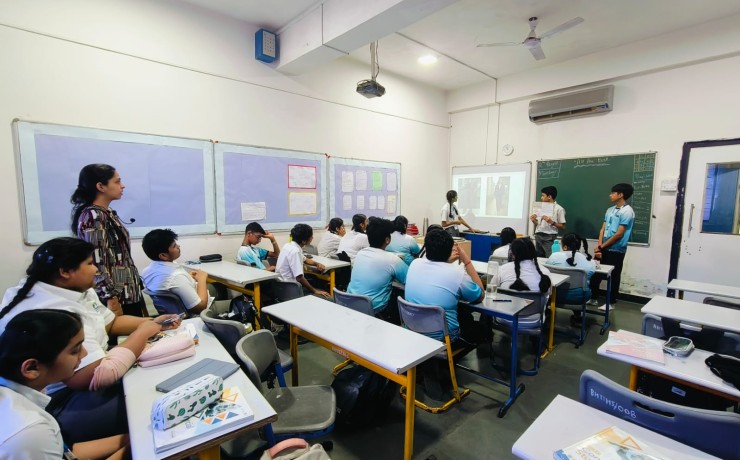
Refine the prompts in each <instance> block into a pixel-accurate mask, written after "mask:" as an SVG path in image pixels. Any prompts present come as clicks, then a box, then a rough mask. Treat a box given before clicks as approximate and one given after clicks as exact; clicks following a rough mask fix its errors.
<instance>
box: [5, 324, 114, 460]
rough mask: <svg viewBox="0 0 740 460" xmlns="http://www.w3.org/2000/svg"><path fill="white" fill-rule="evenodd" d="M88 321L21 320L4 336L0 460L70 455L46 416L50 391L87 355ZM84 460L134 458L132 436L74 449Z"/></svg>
mask: <svg viewBox="0 0 740 460" xmlns="http://www.w3.org/2000/svg"><path fill="white" fill-rule="evenodd" d="M84 338H85V334H84V330H83V327H82V320H81V319H80V316H79V315H77V314H76V313H71V312H68V311H64V310H34V311H27V312H23V313H21V314H19V315H17V316H16V317H15V318H13V319H12V320H11V321H10V322H8V324H7V326H6V327H5V331H4V332H3V334H2V335H0V408H2V409H1V410H2V414H3V423H2V427H0V458H7V459H10V458H24V459H26V458H27V459H34V460H37V459H54V460H58V459H61V458H67V457H65V454H67V453H68V452H69V451H68V449H67V448H66V446H65V444H64V441H63V439H62V431H61V430H60V428H59V424H58V423H57V421H56V420H54V417H52V416H51V414H49V413H48V412H46V411H45V410H44V408H45V407H46V405H47V404H49V401H50V400H51V398H49V396H47V395H46V394H44V393H43V390H44V388H45V387H47V386H49V385H51V384H54V383H58V382H60V381H62V380H67V379H69V378H71V377H72V376H73V375H74V373H75V368H76V367H77V366H78V365H79V364H80V361H81V360H82V359H83V358H84V357H85V356H86V355H87V351H86V350H85V347H84V346H83V345H82V343H83V341H84ZM71 448H72V453H73V454H74V455H75V456H77V457H78V458H110V459H118V458H125V457H128V456H129V439H128V435H125V434H119V435H116V436H110V437H107V438H103V439H96V440H91V441H87V442H76V443H74V444H72V445H71Z"/></svg>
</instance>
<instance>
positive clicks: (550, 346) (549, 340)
mask: <svg viewBox="0 0 740 460" xmlns="http://www.w3.org/2000/svg"><path fill="white" fill-rule="evenodd" d="M556 292H557V289H553V290H552V295H551V296H550V335H549V337H548V338H547V348H546V349H545V351H543V352H542V354H541V355H540V358H544V357H545V356H547V355H549V354H550V352H551V351H552V350H553V349H554V348H555V347H554V346H553V343H554V341H555V303H556Z"/></svg>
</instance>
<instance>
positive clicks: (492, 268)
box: [486, 254, 498, 299]
mask: <svg viewBox="0 0 740 460" xmlns="http://www.w3.org/2000/svg"><path fill="white" fill-rule="evenodd" d="M497 291H498V260H496V259H494V257H493V254H491V257H489V258H488V269H487V271H486V297H487V298H489V299H495V298H496V292H497Z"/></svg>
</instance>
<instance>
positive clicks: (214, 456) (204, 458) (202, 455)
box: [198, 446, 221, 460]
mask: <svg viewBox="0 0 740 460" xmlns="http://www.w3.org/2000/svg"><path fill="white" fill-rule="evenodd" d="M220 458H221V447H220V446H213V447H209V448H208V449H206V450H203V451H200V452H198V460H219V459H220Z"/></svg>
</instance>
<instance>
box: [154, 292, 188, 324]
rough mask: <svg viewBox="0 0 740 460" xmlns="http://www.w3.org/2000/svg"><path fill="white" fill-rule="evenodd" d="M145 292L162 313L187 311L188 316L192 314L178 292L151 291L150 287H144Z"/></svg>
mask: <svg viewBox="0 0 740 460" xmlns="http://www.w3.org/2000/svg"><path fill="white" fill-rule="evenodd" d="M143 292H144V294H146V295H148V296H149V297H151V298H152V302H153V303H154V308H156V309H157V312H158V313H159V314H160V315H167V314H178V315H179V314H180V313H185V315H186V317H188V318H189V317H190V316H191V315H190V313H189V312H188V309H187V308H186V307H185V304H184V303H182V299H180V297H178V296H177V294H174V293H172V292H169V291H150V290H149V289H144V291H143Z"/></svg>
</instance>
